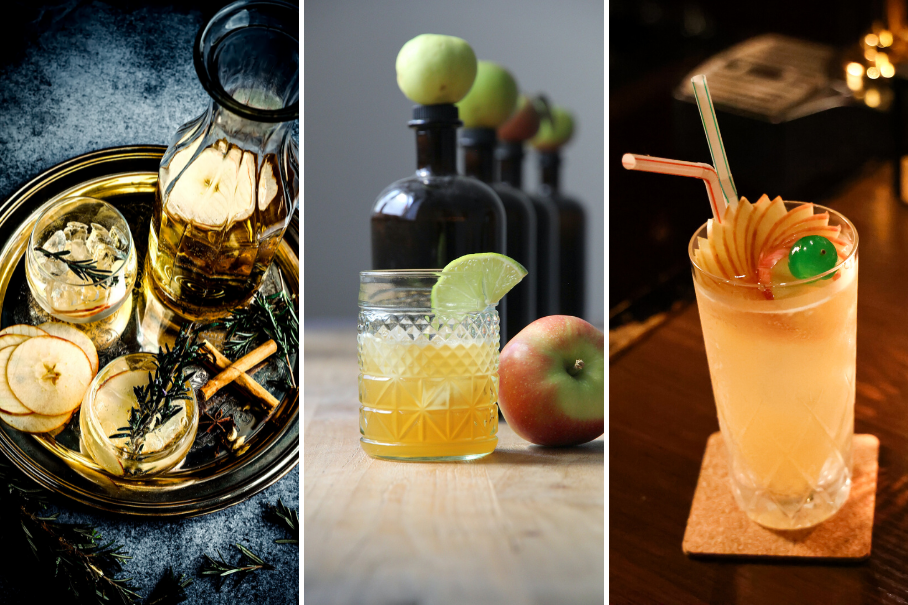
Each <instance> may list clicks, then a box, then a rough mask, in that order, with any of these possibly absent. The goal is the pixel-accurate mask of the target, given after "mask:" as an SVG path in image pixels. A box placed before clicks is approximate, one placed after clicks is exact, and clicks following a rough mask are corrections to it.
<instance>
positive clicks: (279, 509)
mask: <svg viewBox="0 0 908 605" xmlns="http://www.w3.org/2000/svg"><path fill="white" fill-rule="evenodd" d="M263 516H264V517H265V519H266V520H267V521H271V522H272V523H276V524H277V525H280V526H282V527H283V529H284V530H285V531H287V532H288V533H290V535H292V536H293V538H280V539H277V540H275V541H274V543H275V544H299V543H300V518H299V513H298V512H297V510H296V509H295V508H289V507H288V506H287V505H286V504H284V503H283V502H282V501H281V499H280V498H278V499H277V504H276V505H274V504H266V505H265V514H264V515H263Z"/></svg>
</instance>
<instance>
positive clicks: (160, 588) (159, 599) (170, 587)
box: [145, 567, 192, 605]
mask: <svg viewBox="0 0 908 605" xmlns="http://www.w3.org/2000/svg"><path fill="white" fill-rule="evenodd" d="M190 584H192V579H191V578H187V577H186V575H185V574H180V575H179V576H177V575H176V574H174V573H173V568H172V567H168V568H167V571H165V572H164V575H163V576H161V579H160V580H158V583H157V584H156V585H155V587H154V590H152V591H151V594H150V595H148V598H147V599H146V600H145V605H176V604H177V603H182V602H183V601H185V600H186V599H188V598H189V596H188V595H187V594H186V587H187V586H189V585H190Z"/></svg>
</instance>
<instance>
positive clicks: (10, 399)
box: [0, 336, 34, 415]
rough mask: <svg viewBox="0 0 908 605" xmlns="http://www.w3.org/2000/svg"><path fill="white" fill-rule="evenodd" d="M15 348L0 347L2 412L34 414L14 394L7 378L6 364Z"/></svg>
mask: <svg viewBox="0 0 908 605" xmlns="http://www.w3.org/2000/svg"><path fill="white" fill-rule="evenodd" d="M0 338H3V336H0ZM15 349H16V347H6V348H5V349H0V412H6V413H7V414H15V415H22V414H34V412H33V411H32V410H30V409H28V408H27V407H25V406H24V405H23V404H22V402H21V401H19V399H18V398H17V397H16V396H15V395H14V394H13V391H12V390H11V389H10V388H9V382H8V381H7V380H6V366H7V365H8V364H9V358H10V356H11V355H12V354H13V351H14V350H15Z"/></svg>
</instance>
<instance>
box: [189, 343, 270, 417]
mask: <svg viewBox="0 0 908 605" xmlns="http://www.w3.org/2000/svg"><path fill="white" fill-rule="evenodd" d="M202 349H203V350H204V351H205V352H206V353H207V354H208V358H209V361H210V362H211V365H213V366H215V367H217V368H218V369H220V370H223V371H222V372H221V373H220V374H218V375H217V376H215V377H214V378H212V379H211V380H209V381H208V383H207V384H206V385H205V386H203V387H202V388H201V392H202V395H203V397H204V398H205V400H206V401H207V400H208V399H211V398H212V397H213V396H214V394H215V393H217V392H218V391H219V390H221V389H222V388H223V387H225V386H227V385H228V384H230V383H231V382H236V385H237V386H238V387H239V388H240V389H241V390H243V391H244V392H245V393H246V394H247V395H249V396H250V397H253V398H254V399H256V400H257V401H260V402H261V403H263V404H264V405H265V406H267V407H269V408H274V407H276V406H277V405H278V404H279V403H280V401H278V400H277V399H275V398H274V396H273V395H272V394H271V393H269V392H268V390H267V389H265V388H264V387H263V386H262V385H260V384H259V383H257V382H256V381H255V380H253V379H252V378H250V377H249V376H248V375H247V374H246V370H248V369H250V368H252V367H254V366H255V365H256V364H258V363H259V362H261V361H264V360H265V359H267V358H268V357H269V356H271V355H273V354H274V353H275V352H276V351H277V343H275V342H274V341H273V340H269V341H268V342H266V343H265V344H263V345H261V346H260V347H258V348H256V349H255V350H253V351H250V352H249V353H247V354H246V355H244V356H243V357H240V358H239V359H237V360H236V361H235V362H233V363H231V362H230V360H229V359H227V358H226V357H224V355H223V354H222V353H221V352H220V351H218V350H217V348H215V346H214V345H212V344H211V343H210V342H208V341H207V340H203V341H202Z"/></svg>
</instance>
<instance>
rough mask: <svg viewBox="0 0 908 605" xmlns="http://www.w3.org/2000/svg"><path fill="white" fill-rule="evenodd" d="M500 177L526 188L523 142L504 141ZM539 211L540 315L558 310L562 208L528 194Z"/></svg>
mask: <svg viewBox="0 0 908 605" xmlns="http://www.w3.org/2000/svg"><path fill="white" fill-rule="evenodd" d="M495 155H496V157H497V158H498V168H499V178H500V180H501V181H502V182H503V183H507V184H508V185H510V186H511V187H514V188H515V189H518V190H520V189H523V155H524V153H523V143H522V142H501V143H499V144H498V148H497V149H496V152H495ZM527 197H529V199H530V202H531V203H532V204H533V210H534V211H535V212H536V274H537V275H536V317H534V318H533V319H537V318H539V317H545V316H547V315H554V314H555V313H557V312H558V283H559V280H558V272H559V256H558V247H559V243H558V207H557V206H555V202H553V201H552V200H550V199H548V198H544V197H541V196H538V195H535V194H532V193H528V194H527Z"/></svg>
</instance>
